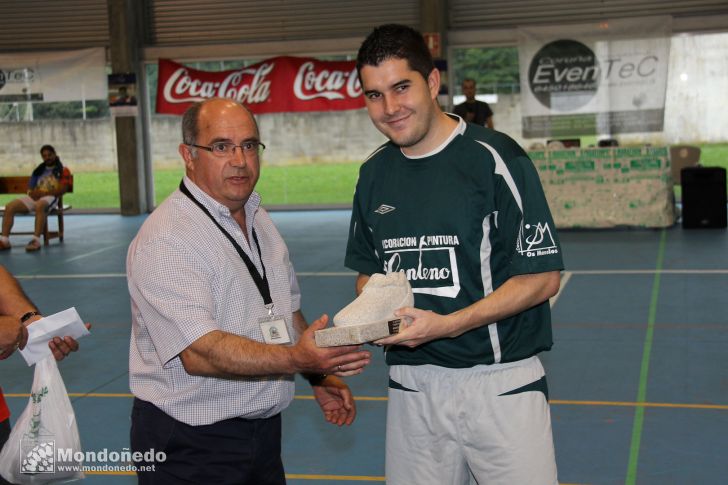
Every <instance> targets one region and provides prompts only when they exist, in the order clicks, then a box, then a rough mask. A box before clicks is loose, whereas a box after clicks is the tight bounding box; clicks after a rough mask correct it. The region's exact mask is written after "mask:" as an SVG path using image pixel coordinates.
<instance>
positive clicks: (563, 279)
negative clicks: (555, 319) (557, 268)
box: [549, 271, 571, 308]
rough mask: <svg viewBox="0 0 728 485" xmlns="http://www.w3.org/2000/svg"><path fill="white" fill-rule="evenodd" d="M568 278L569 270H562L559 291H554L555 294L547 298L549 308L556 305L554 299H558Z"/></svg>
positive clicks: (569, 275)
mask: <svg viewBox="0 0 728 485" xmlns="http://www.w3.org/2000/svg"><path fill="white" fill-rule="evenodd" d="M570 279H571V271H564V275H563V276H562V277H561V286H559V291H558V292H556V294H555V295H554V296H552V297H551V299H550V300H549V306H550V307H551V308H553V307H554V305H556V300H558V299H559V297H560V296H561V292H562V291H564V287H565V286H566V283H568V282H569V280H570Z"/></svg>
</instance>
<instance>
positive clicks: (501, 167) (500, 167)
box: [475, 140, 523, 214]
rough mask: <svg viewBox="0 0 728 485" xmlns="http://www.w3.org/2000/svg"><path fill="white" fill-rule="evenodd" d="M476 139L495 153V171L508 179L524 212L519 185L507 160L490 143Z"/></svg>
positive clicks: (509, 185)
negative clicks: (507, 164)
mask: <svg viewBox="0 0 728 485" xmlns="http://www.w3.org/2000/svg"><path fill="white" fill-rule="evenodd" d="M475 141H477V142H478V143H480V144H481V145H483V146H484V147H485V148H487V149H488V151H490V153H491V154H492V155H493V159H494V160H495V173H497V174H498V175H500V176H501V177H503V179H504V180H505V181H506V184H507V185H508V187H509V188H510V189H511V193H512V194H513V198H514V199H516V204H518V208H519V209H521V214H523V202H522V201H521V193H520V192H519V191H518V187H516V181H515V180H513V176H512V175H511V172H509V171H508V167H506V162H504V161H503V158H502V157H501V156H500V154H499V153H498V152H497V151H496V149H495V148H493V147H492V146H490V145H488V144H487V143H485V142H484V141H480V140H475Z"/></svg>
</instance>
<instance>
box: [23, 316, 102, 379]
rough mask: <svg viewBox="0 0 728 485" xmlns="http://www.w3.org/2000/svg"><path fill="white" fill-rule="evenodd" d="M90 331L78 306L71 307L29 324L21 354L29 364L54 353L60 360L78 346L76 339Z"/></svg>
mask: <svg viewBox="0 0 728 485" xmlns="http://www.w3.org/2000/svg"><path fill="white" fill-rule="evenodd" d="M89 333H90V332H89V331H88V328H87V326H86V325H84V323H83V320H81V317H80V316H79V314H78V312H77V311H76V308H69V309H68V310H64V311H62V312H59V313H56V314H54V315H50V316H48V317H45V318H42V319H40V320H37V321H35V322H33V323H32V324H31V325H29V326H28V343H27V344H26V345H25V348H24V349H22V350H20V354H21V355H22V356H23V358H24V359H25V361H26V362H27V363H28V365H29V366H31V365H33V364H35V363H36V362H38V361H40V360H42V359H44V358H45V357H47V356H48V355H51V354H53V355H54V357H55V358H56V360H60V359H62V358H63V357H65V355H66V354H68V352H72V351H74V350H76V348H78V344H77V343H76V342H75V340H74V339H78V338H81V337H84V336H86V335H88V334H89ZM64 337H70V338H71V339H70V341H69V339H64ZM51 341H52V342H51ZM74 346H75V347H76V348H74Z"/></svg>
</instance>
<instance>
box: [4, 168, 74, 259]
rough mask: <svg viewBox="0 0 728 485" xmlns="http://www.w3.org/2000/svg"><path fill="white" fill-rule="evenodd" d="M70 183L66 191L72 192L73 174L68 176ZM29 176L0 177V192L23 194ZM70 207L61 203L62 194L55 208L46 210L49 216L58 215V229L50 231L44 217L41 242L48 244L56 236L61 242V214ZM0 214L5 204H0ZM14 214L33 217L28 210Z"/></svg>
mask: <svg viewBox="0 0 728 485" xmlns="http://www.w3.org/2000/svg"><path fill="white" fill-rule="evenodd" d="M69 180H70V184H69V187H68V191H67V192H66V193H70V192H73V175H71V176H70V177H69ZM29 182H30V177H0V194H18V195H25V194H27V193H28V183H29ZM69 209H71V206H70V205H68V204H64V203H63V196H60V197H58V204H57V205H56V208H55V209H51V210H50V211H49V212H48V216H49V218H50V216H51V215H55V216H57V217H58V230H57V231H51V230H49V229H48V218H46V223H45V226H44V227H43V244H44V245H45V246H47V245H48V243H49V241H50V240H51V239H53V238H56V237H57V238H58V240H59V241H61V242H63V214H64V213H65V212H66V211H67V210H69ZM0 214H2V215H5V206H0ZM16 215H21V216H22V215H29V216H33V217H35V213H33V212H29V213H27V214H16ZM10 234H19V235H23V234H26V235H28V234H30V235H32V234H34V232H33V231H30V232H28V231H12V232H11V233H10Z"/></svg>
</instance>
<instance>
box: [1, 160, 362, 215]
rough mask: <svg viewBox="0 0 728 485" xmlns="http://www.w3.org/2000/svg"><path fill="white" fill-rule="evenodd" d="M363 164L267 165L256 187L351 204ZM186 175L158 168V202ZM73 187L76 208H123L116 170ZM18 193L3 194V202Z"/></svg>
mask: <svg viewBox="0 0 728 485" xmlns="http://www.w3.org/2000/svg"><path fill="white" fill-rule="evenodd" d="M359 166H360V164H359V163H326V164H309V165H293V166H286V167H276V166H264V167H263V170H262V173H261V177H260V180H259V181H258V185H257V187H256V190H257V191H258V192H260V194H261V196H262V198H263V204H264V205H266V206H270V205H315V204H350V203H351V199H352V197H353V196H354V187H355V185H356V179H357V176H358V173H359ZM183 175H184V171H183V169H182V168H179V169H167V170H155V171H154V189H155V190H154V197H155V201H156V204H159V203H160V202H162V201H163V200H164V199H165V198H166V197H167V196H168V195H169V194H170V193H172V192H173V191H174V190H175V189H176V188H177V187H178V186H179V182H180V180H181V179H182V176H183ZM73 189H74V190H73V193H72V194H68V195H66V196H65V197H64V199H63V201H64V202H65V203H67V204H71V205H72V206H73V207H74V208H76V209H97V208H104V209H106V208H112V209H113V208H116V209H118V208H119V205H120V203H119V177H118V174H117V173H116V172H80V173H79V172H76V173H75V174H74V175H73ZM16 197H17V195H0V205H5V204H6V203H7V202H8V201H10V200H12V199H14V198H16Z"/></svg>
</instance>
